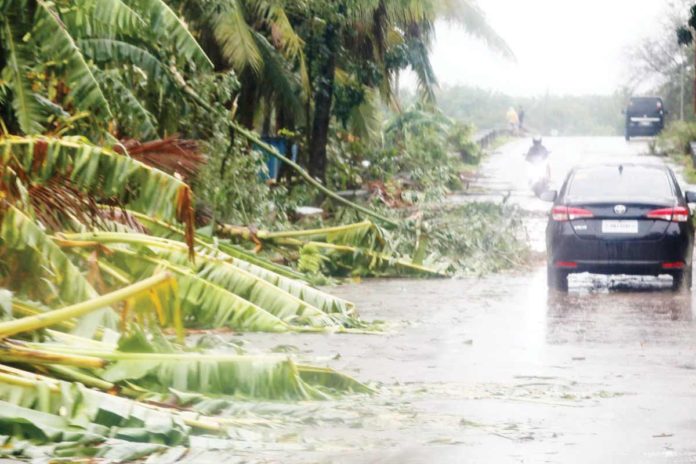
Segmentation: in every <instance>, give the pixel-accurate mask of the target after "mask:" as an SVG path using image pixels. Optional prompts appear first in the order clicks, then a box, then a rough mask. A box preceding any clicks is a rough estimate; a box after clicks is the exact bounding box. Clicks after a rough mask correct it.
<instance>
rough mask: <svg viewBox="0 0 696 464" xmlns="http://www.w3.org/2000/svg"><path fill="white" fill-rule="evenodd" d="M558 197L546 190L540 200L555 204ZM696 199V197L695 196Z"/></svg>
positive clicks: (553, 191)
mask: <svg viewBox="0 0 696 464" xmlns="http://www.w3.org/2000/svg"><path fill="white" fill-rule="evenodd" d="M557 197H558V192H557V191H555V190H545V191H543V192H541V195H539V199H540V200H541V201H549V202H554V201H556V198H557ZM694 198H696V195H695V196H694Z"/></svg>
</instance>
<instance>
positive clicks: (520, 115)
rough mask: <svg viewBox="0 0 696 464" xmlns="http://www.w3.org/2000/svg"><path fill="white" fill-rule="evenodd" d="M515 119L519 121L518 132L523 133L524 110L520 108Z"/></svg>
mask: <svg viewBox="0 0 696 464" xmlns="http://www.w3.org/2000/svg"><path fill="white" fill-rule="evenodd" d="M517 119H519V121H520V124H519V128H520V132H524V108H523V107H522V106H520V110H519V111H518V112H517Z"/></svg>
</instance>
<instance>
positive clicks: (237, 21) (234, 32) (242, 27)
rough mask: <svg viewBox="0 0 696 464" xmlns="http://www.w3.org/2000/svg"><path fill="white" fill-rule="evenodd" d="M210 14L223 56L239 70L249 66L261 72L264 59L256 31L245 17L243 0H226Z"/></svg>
mask: <svg viewBox="0 0 696 464" xmlns="http://www.w3.org/2000/svg"><path fill="white" fill-rule="evenodd" d="M209 14H210V22H211V24H212V28H213V34H214V36H215V39H216V40H217V42H218V43H219V44H220V49H221V52H222V56H223V57H224V58H225V59H226V60H227V62H228V63H229V64H230V65H232V67H233V68H234V69H235V70H236V71H237V72H241V71H243V70H245V69H247V68H249V69H251V70H252V71H253V72H254V73H255V74H259V73H260V72H261V70H262V69H263V65H264V61H263V57H262V56H261V52H260V51H259V49H258V46H257V43H256V40H255V38H254V31H253V30H252V29H251V28H250V27H249V24H248V23H247V21H246V18H245V17H244V7H243V5H242V4H241V2H240V1H239V0H224V1H223V2H220V3H219V4H218V5H216V6H215V8H214V11H213V12H210V13H209Z"/></svg>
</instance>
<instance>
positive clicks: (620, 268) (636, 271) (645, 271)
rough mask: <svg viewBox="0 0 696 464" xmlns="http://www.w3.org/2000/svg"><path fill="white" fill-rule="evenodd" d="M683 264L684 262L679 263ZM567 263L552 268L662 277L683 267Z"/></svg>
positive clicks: (642, 263) (658, 263) (657, 263)
mask: <svg viewBox="0 0 696 464" xmlns="http://www.w3.org/2000/svg"><path fill="white" fill-rule="evenodd" d="M677 262H678V263H683V261H677ZM569 264H570V263H569V262H567V261H565V262H564V261H556V262H553V263H552V266H554V267H557V268H559V269H563V270H565V271H567V272H568V273H581V272H589V273H592V274H606V275H612V274H629V275H660V274H675V273H677V272H681V271H682V270H683V267H682V268H680V267H670V268H665V267H664V262H663V261H589V260H588V261H575V262H573V265H572V266H569Z"/></svg>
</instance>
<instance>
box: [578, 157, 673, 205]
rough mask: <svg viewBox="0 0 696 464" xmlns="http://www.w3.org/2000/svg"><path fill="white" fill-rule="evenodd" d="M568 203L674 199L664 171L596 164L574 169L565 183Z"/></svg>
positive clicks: (667, 176) (645, 167)
mask: <svg viewBox="0 0 696 464" xmlns="http://www.w3.org/2000/svg"><path fill="white" fill-rule="evenodd" d="M566 200H567V201H568V202H570V203H578V202H594V201H631V200H633V201H641V200H645V201H660V202H665V203H671V202H672V201H673V200H674V192H673V189H672V182H671V180H670V177H669V174H668V173H667V171H666V170H664V169H661V168H653V167H648V166H631V165H628V166H624V167H623V170H620V169H619V167H618V166H598V167H590V168H582V169H578V170H577V171H575V173H574V174H573V176H572V177H571V179H570V181H569V183H568V189H567V192H566Z"/></svg>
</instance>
